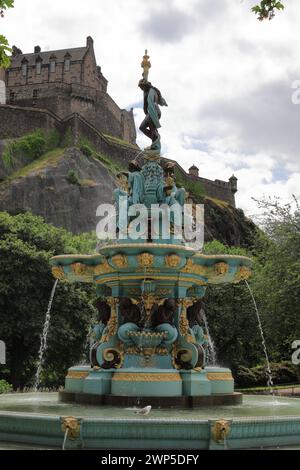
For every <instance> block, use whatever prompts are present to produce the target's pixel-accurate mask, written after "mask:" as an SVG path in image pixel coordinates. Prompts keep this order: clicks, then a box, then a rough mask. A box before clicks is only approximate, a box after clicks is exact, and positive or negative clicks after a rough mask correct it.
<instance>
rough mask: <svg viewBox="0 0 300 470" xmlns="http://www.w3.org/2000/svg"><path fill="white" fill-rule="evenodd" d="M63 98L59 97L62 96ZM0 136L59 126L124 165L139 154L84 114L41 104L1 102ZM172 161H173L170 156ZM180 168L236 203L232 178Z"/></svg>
mask: <svg viewBox="0 0 300 470" xmlns="http://www.w3.org/2000/svg"><path fill="white" fill-rule="evenodd" d="M58 99H59V97H58ZM0 123H1V126H0V139H6V138H15V137H21V136H23V135H25V134H28V133H30V132H33V131H35V130H37V129H44V130H45V131H49V130H53V129H56V130H57V131H58V132H59V133H60V135H61V138H62V139H63V137H64V135H65V134H66V133H67V132H69V133H70V132H71V135H72V140H73V143H74V144H78V142H79V140H80V138H82V137H83V138H86V139H87V140H89V141H90V142H91V144H92V145H93V146H94V147H95V148H96V149H97V151H98V152H100V153H102V154H104V155H108V156H110V157H112V158H113V159H114V160H115V161H117V162H118V163H119V164H120V166H121V167H123V168H127V166H128V162H129V161H130V160H133V159H134V158H136V156H137V154H138V153H139V149H138V148H137V149H136V150H135V149H134V148H133V147H129V146H126V145H120V144H118V143H113V142H111V141H109V140H108V139H106V138H105V136H103V135H102V133H101V132H100V131H99V130H98V129H97V128H96V127H95V126H93V125H92V124H91V123H90V122H89V121H88V120H85V119H84V118H83V117H82V115H81V114H75V113H74V114H72V115H71V116H68V117H67V118H65V119H60V118H59V117H57V116H55V115H54V114H52V113H51V112H49V111H46V110H43V109H37V108H23V107H18V106H8V105H2V106H1V105H0ZM168 161H170V160H169V159H168ZM174 163H175V164H176V167H177V169H178V171H179V172H180V173H181V174H182V175H183V176H184V177H185V178H186V179H190V180H194V181H195V183H196V184H197V182H199V183H201V184H202V186H203V188H204V191H205V194H206V196H208V197H211V198H215V199H220V200H222V201H225V202H227V203H229V204H230V205H232V206H233V207H235V197H234V193H233V192H232V190H231V186H230V183H229V182H226V181H221V180H215V181H211V180H208V179H205V178H201V177H196V176H193V175H189V174H188V173H186V172H185V171H184V170H183V168H182V167H181V166H179V165H178V163H176V162H174Z"/></svg>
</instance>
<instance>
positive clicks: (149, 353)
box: [51, 52, 251, 407]
mask: <svg viewBox="0 0 300 470" xmlns="http://www.w3.org/2000/svg"><path fill="white" fill-rule="evenodd" d="M150 66H151V64H150V62H149V56H148V55H147V52H146V54H145V56H144V58H143V62H142V67H143V70H144V73H143V78H142V79H141V80H140V82H139V87H140V88H141V89H142V90H143V93H144V111H145V114H146V117H145V119H144V121H143V122H142V124H141V126H140V129H141V130H142V131H143V132H144V133H145V135H147V136H148V137H149V138H151V140H152V144H151V146H150V147H149V148H147V149H146V150H145V151H144V152H143V155H142V158H143V161H144V164H143V166H142V167H140V165H139V163H138V162H137V161H136V160H135V161H133V162H130V165H129V173H128V174H126V173H125V174H124V173H123V174H122V175H120V176H121V177H120V180H122V179H123V183H124V179H125V185H124V184H123V188H122V189H118V190H116V191H115V198H116V207H117V213H118V215H120V213H121V210H122V208H121V204H120V203H119V200H120V199H119V198H120V197H123V200H124V198H125V200H126V203H127V205H128V207H129V208H130V207H131V206H132V205H133V204H143V205H144V206H145V207H146V208H147V209H146V210H147V211H148V218H149V227H151V226H152V227H153V218H154V215H155V214H156V213H157V211H158V208H161V207H163V206H164V205H165V206H168V207H172V206H177V207H180V210H181V211H183V206H184V204H185V196H186V194H185V190H184V188H177V187H176V181H175V178H174V165H172V164H171V163H170V162H169V163H166V162H165V163H164V165H162V164H161V163H160V151H161V144H160V135H159V133H158V128H159V127H160V122H159V119H160V114H161V113H160V108H159V105H161V106H163V105H166V101H165V100H164V99H163V97H162V95H161V93H160V91H159V90H158V89H157V88H155V87H154V86H152V84H151V83H150V82H149V81H148V72H149V68H150ZM153 205H155V207H156V209H154V210H153ZM155 211H156V212H155ZM153 214H154V215H153ZM171 221H172V218H171ZM127 222H128V223H127ZM173 222H174V220H173ZM135 223H136V220H135V219H134V217H130V215H128V213H126V224H125V230H126V236H125V237H124V227H122V229H121V227H120V226H119V233H121V232H122V234H123V238H122V237H119V238H118V239H116V240H115V241H114V242H112V243H109V244H106V246H103V247H102V248H100V249H99V252H98V254H95V255H91V256H83V255H63V256H56V257H54V258H52V260H51V264H52V266H53V268H52V271H53V275H54V276H55V277H56V278H57V279H64V280H68V281H71V282H73V281H76V282H78V281H79V282H94V283H96V285H97V289H98V294H99V298H101V297H102V300H99V302H98V307H99V324H98V325H97V327H96V328H95V333H96V342H95V344H94V345H93V346H92V348H91V354H90V357H91V367H90V366H76V367H72V368H71V369H69V371H68V374H67V377H66V381H65V390H64V391H63V392H61V394H60V398H61V400H62V401H79V402H87V403H99V404H110V405H111V404H114V405H120V406H122V405H124V404H126V405H128V404H136V403H137V399H138V402H139V403H140V404H143V403H145V404H147V405H149V404H154V405H156V404H157V405H160V406H171V405H172V406H176V405H177V406H180V407H182V406H187V407H193V406H195V405H203V404H213V405H217V404H220V405H221V404H222V405H224V404H237V403H240V402H241V400H242V395H241V394H239V393H234V383H233V378H232V375H231V372H230V370H229V369H226V368H220V367H209V366H208V365H207V364H206V356H207V354H206V349H207V338H206V337H205V335H204V331H203V329H202V326H201V324H202V322H203V320H202V319H201V303H202V302H201V299H202V298H203V296H204V294H205V289H206V286H207V285H209V284H220V283H232V282H240V281H241V280H244V279H248V278H249V276H250V274H251V270H250V268H251V260H250V259H249V258H246V257H242V256H229V255H218V256H205V255H203V254H201V253H200V252H198V251H197V249H196V248H193V247H191V246H187V244H186V243H185V242H184V240H182V239H181V240H180V239H178V235H176V230H175V229H174V226H172V227H171V232H170V236H169V237H168V238H167V239H166V237H165V236H163V229H162V227H161V226H160V225H158V227H159V228H158V232H157V233H156V234H155V239H154V237H153V232H151V231H150V230H149V232H148V229H149V227H148V226H147V227H146V229H145V230H146V232H147V233H141V236H140V237H139V238H138V239H134V240H133V239H132V237H131V232H132V229H133V226H134V224H135ZM151 224H152V225H151ZM127 229H128V230H127ZM150 232H151V233H150Z"/></svg>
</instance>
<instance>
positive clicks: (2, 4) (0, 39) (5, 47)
mask: <svg viewBox="0 0 300 470" xmlns="http://www.w3.org/2000/svg"><path fill="white" fill-rule="evenodd" d="M13 7H14V0H0V18H3V17H4V12H5V10H7V8H13ZM9 52H11V49H10V47H9V44H8V40H7V39H6V37H5V36H3V35H2V34H0V67H4V68H7V67H9V64H10V59H9V57H8V53H9Z"/></svg>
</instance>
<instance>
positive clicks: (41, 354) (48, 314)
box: [34, 279, 58, 392]
mask: <svg viewBox="0 0 300 470" xmlns="http://www.w3.org/2000/svg"><path fill="white" fill-rule="evenodd" d="M57 283H58V279H56V281H55V282H54V285H53V288H52V291H51V295H50V300H49V304H48V308H47V312H46V317H45V322H44V327H43V332H42V334H41V344H40V349H39V359H38V366H37V370H36V374H35V382H34V391H35V392H37V390H38V387H39V384H40V376H41V372H42V367H43V361H44V353H45V351H46V349H47V337H48V331H49V326H50V320H51V307H52V303H53V299H54V295H55V290H56V286H57Z"/></svg>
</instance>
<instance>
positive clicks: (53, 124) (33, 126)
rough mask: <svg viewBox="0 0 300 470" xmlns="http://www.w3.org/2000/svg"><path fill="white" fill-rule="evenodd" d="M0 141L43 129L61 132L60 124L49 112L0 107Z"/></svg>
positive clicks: (6, 106)
mask: <svg viewBox="0 0 300 470" xmlns="http://www.w3.org/2000/svg"><path fill="white" fill-rule="evenodd" d="M0 123H1V126H0V139H8V138H16V137H22V136H24V135H25V134H29V133H31V132H34V131H36V130H37V129H44V130H46V131H50V130H53V129H56V130H57V131H59V132H61V122H60V120H59V119H58V118H57V117H56V116H54V115H53V114H52V113H50V112H49V111H45V110H43V109H33V108H22V107H17V106H8V105H0Z"/></svg>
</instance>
